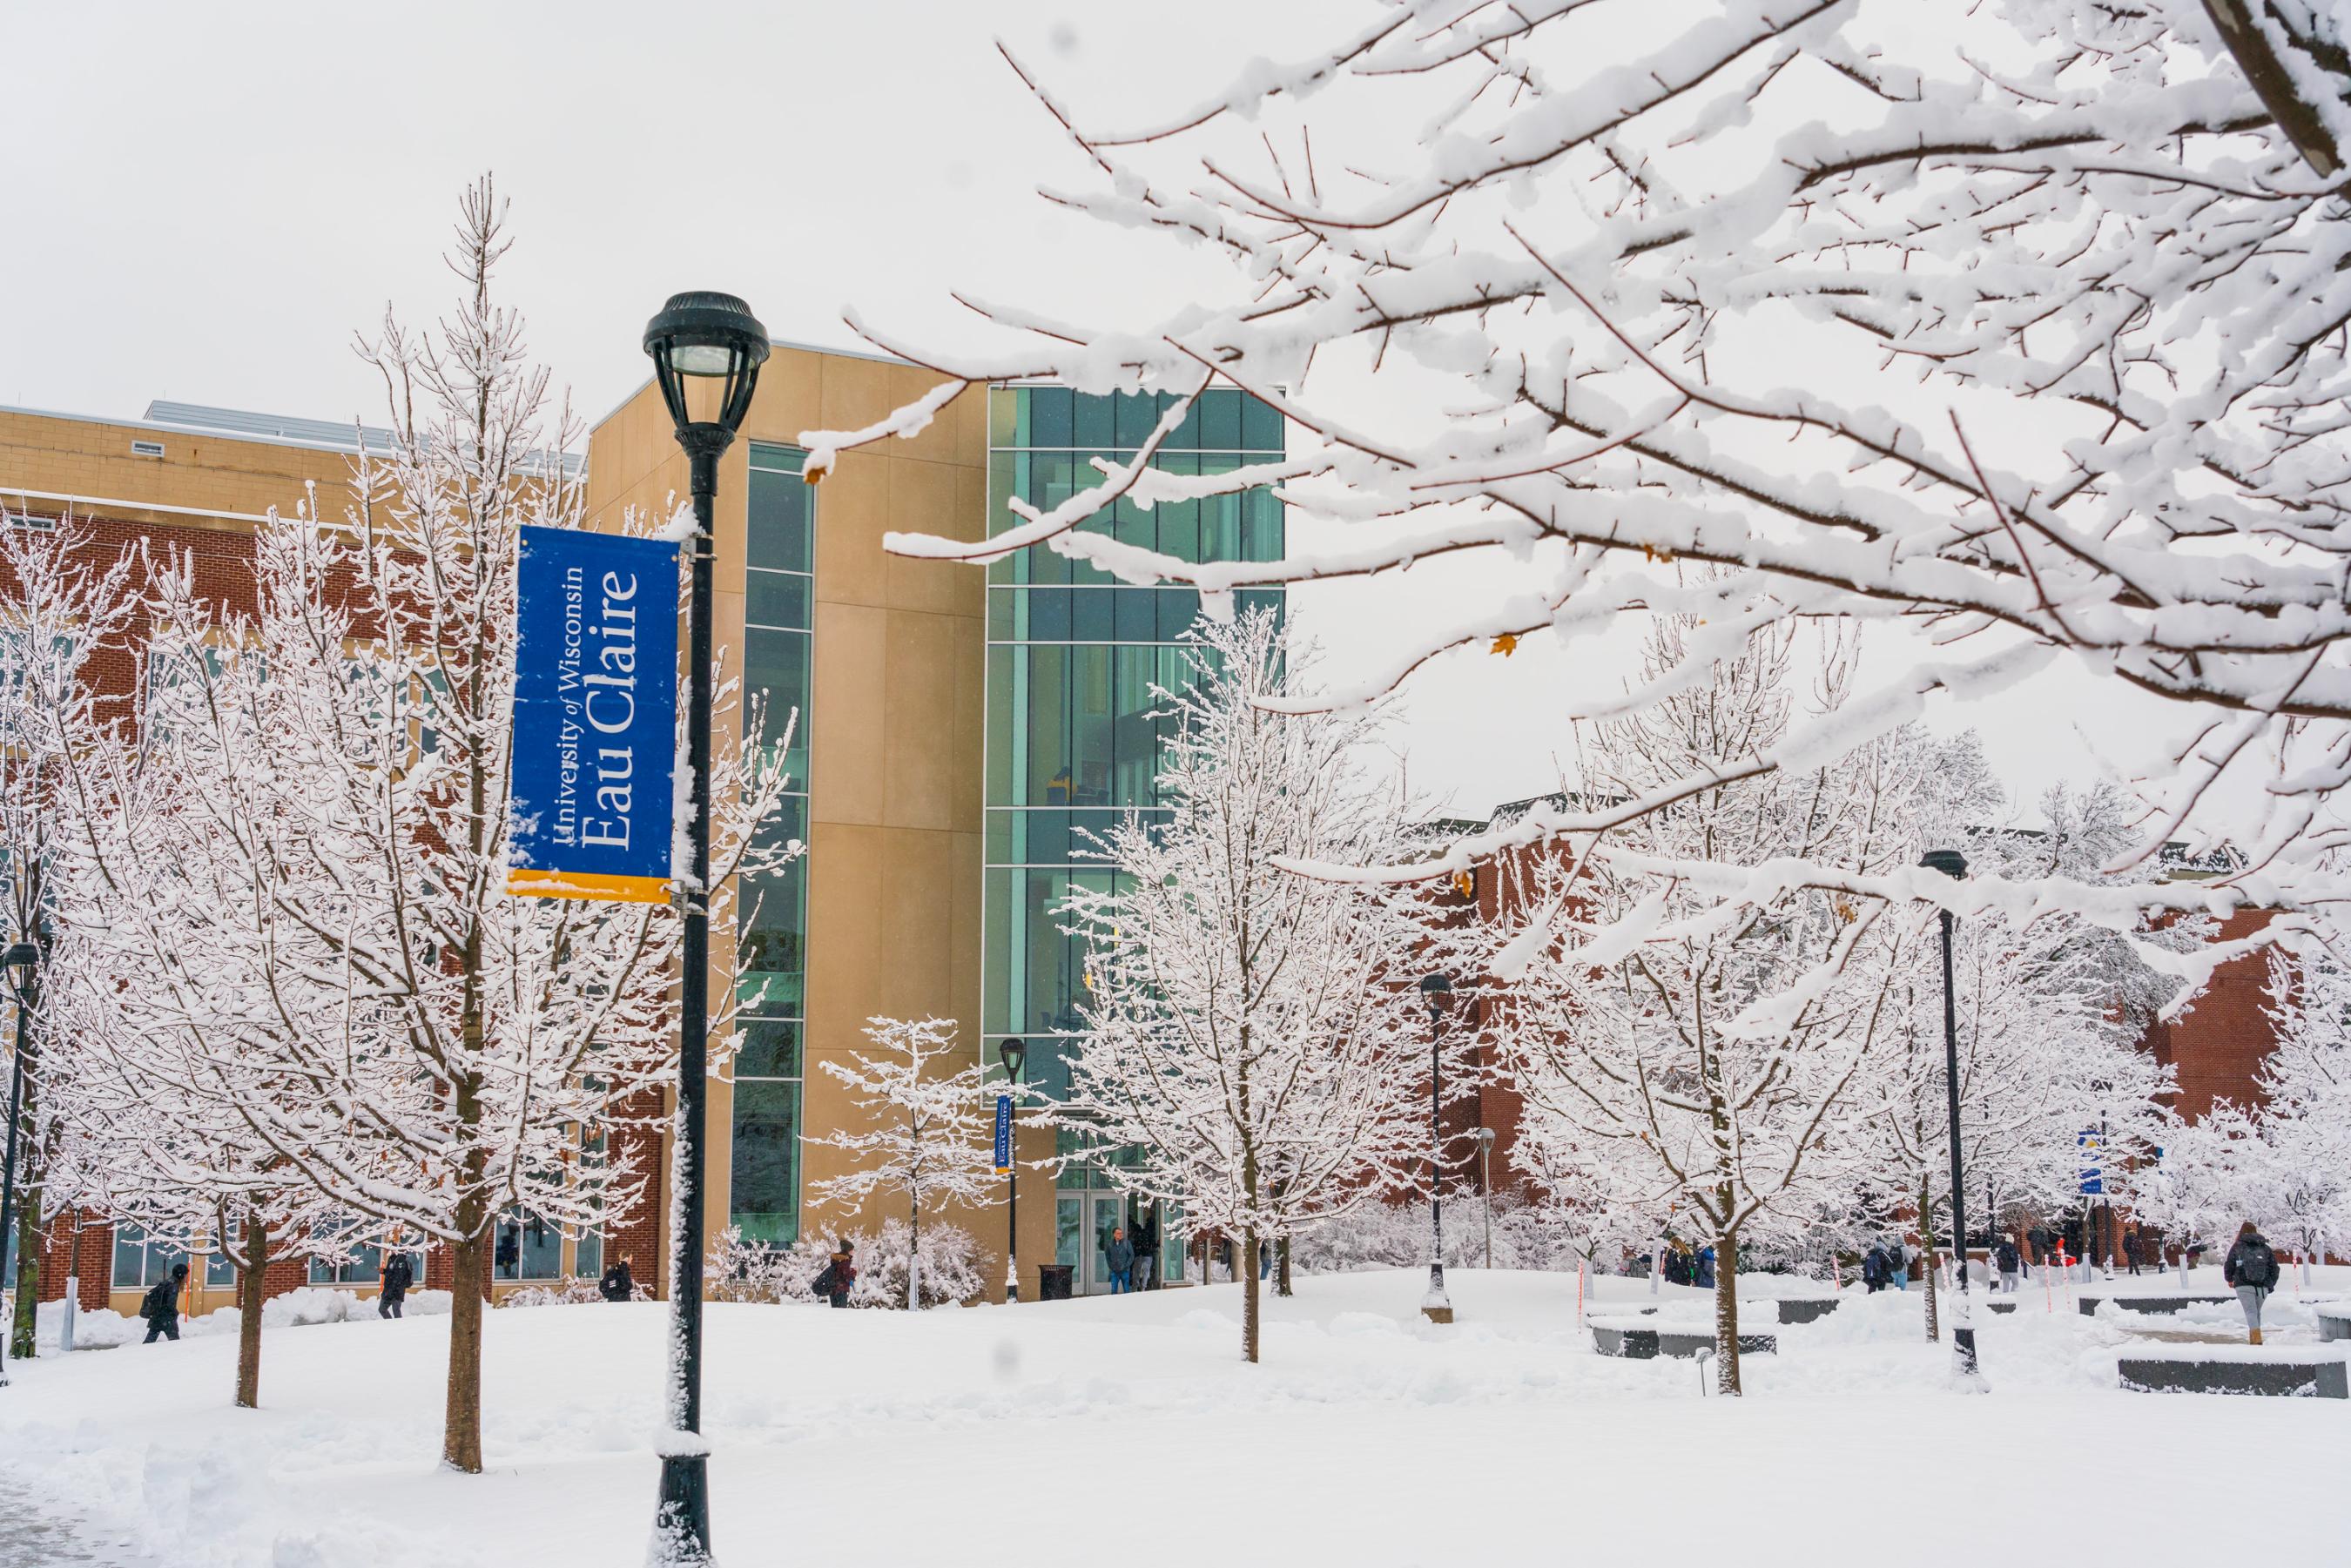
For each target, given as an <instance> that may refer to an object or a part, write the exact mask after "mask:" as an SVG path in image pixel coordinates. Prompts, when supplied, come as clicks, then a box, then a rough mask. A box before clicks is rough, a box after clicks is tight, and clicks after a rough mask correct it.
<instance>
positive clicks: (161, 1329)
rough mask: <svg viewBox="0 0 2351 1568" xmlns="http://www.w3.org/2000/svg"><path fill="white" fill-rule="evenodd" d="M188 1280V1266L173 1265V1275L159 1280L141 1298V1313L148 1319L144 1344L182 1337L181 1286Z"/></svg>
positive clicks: (181, 1264)
mask: <svg viewBox="0 0 2351 1568" xmlns="http://www.w3.org/2000/svg"><path fill="white" fill-rule="evenodd" d="M187 1282H188V1266H187V1265H186V1264H185V1263H174V1264H172V1277H171V1278H170V1279H168V1280H159V1281H156V1282H155V1283H154V1284H153V1285H152V1286H151V1287H150V1288H149V1289H148V1291H147V1293H146V1294H145V1295H144V1296H142V1297H141V1298H140V1300H139V1315H140V1316H141V1317H142V1318H145V1319H146V1320H147V1337H146V1339H145V1340H143V1341H141V1343H144V1344H153V1343H155V1342H156V1340H157V1339H159V1338H160V1339H172V1340H175V1339H178V1338H179V1337H180V1287H181V1286H182V1285H184V1284H186V1283H187Z"/></svg>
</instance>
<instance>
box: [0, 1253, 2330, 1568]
mask: <svg viewBox="0 0 2351 1568" xmlns="http://www.w3.org/2000/svg"><path fill="white" fill-rule="evenodd" d="M2203 1272H2205V1273H2209V1272H2210V1270H2205V1271H2203ZM1448 1281H1449V1283H1450V1285H1451V1290H1452V1295H1453V1300H1454V1303H1455V1306H1456V1308H1457V1310H1458V1312H1459V1315H1460V1322H1458V1323H1457V1324H1456V1325H1455V1326H1454V1327H1453V1328H1451V1329H1449V1330H1440V1329H1433V1328H1429V1327H1426V1326H1424V1325H1422V1324H1420V1323H1419V1322H1417V1320H1416V1314H1415V1312H1414V1308H1415V1305H1416V1302H1417V1301H1418V1299H1419V1295H1420V1290H1421V1279H1420V1276H1419V1275H1418V1274H1417V1273H1416V1272H1414V1271H1404V1272H1373V1273H1364V1274H1351V1275H1343V1276H1325V1277H1317V1278H1310V1279H1306V1280H1303V1281H1301V1282H1300V1294H1299V1295H1298V1297H1297V1298H1296V1299H1295V1300H1293V1301H1274V1302H1272V1303H1271V1305H1270V1314H1269V1317H1270V1322H1269V1326H1268V1329H1267V1332H1266V1336H1265V1360H1264V1363H1263V1364H1262V1365H1259V1366H1257V1367H1254V1368H1252V1367H1249V1366H1245V1365H1243V1364H1240V1363H1239V1362H1238V1359H1237V1355H1236V1352H1237V1349H1238V1339H1239V1334H1238V1308H1239V1301H1238V1294H1237V1292H1236V1291H1234V1289H1233V1288H1232V1287H1230V1286H1219V1287H1215V1288H1212V1289H1209V1290H1205V1291H1203V1290H1192V1291H1162V1292H1157V1293H1155V1294H1150V1295H1144V1296H1130V1297H1124V1298H1120V1299H1115V1300H1093V1301H1072V1302H1066V1303H1061V1302H1056V1303H1050V1304H1045V1303H1040V1304H1031V1305H1028V1306H1023V1307H1019V1308H1016V1309H1010V1310H1007V1309H1002V1308H977V1309H969V1310H944V1311H937V1312H928V1313H925V1314H923V1315H921V1316H919V1317H910V1316H908V1315H906V1314H904V1313H898V1312H828V1311H825V1310H823V1309H820V1308H811V1307H757V1306H726V1305H714V1306H713V1307H711V1308H710V1309H709V1322H708V1359H707V1367H708V1394H707V1410H708V1420H707V1423H706V1425H707V1427H708V1429H709V1431H710V1434H711V1437H712V1439H713V1443H714V1458H713V1459H712V1477H711V1486H712V1494H713V1504H712V1508H713V1519H714V1529H715V1532H716V1542H717V1546H718V1550H719V1556H720V1560H721V1562H722V1563H729V1564H734V1565H736V1568H747V1565H750V1564H758V1563H770V1562H778V1561H792V1562H803V1561H806V1562H824V1563H896V1564H906V1563H916V1564H922V1563H963V1562H991V1563H992V1562H1003V1563H1031V1562H1034V1563H1090V1562H1103V1563H1146V1564H1148V1563H1170V1564H1173V1563H1184V1564H1195V1563H1201V1562H1204V1561H1207V1562H1217V1563H1286V1564H1319V1563H1350V1564H1358V1563H1362V1564H1382V1563H1395V1564H1404V1563H1464V1562H1484V1563H1553V1562H1567V1561H1571V1560H1573V1561H1582V1560H1585V1559H1587V1558H1592V1557H1600V1558H1602V1559H1605V1558H1606V1557H1607V1556H1608V1555H1609V1554H1616V1553H1622V1554H1625V1560H1629V1561H1641V1560H1645V1559H1647V1558H1651V1557H1656V1558H1677V1557H1680V1556H1682V1555H1685V1554H1687V1553H1688V1552H1692V1551H1696V1550H1700V1549H1705V1548H1707V1546H1708V1543H1709V1542H1712V1543H1716V1544H1718V1545H1720V1544H1726V1543H1727V1544H1730V1545H1731V1546H1732V1547H1733V1550H1734V1551H1735V1560H1736V1561H1737V1562H1738V1563H1740V1568H1766V1565H1776V1564H1782V1563H1787V1564H1802V1565H1804V1568H1823V1564H1839V1563H1860V1562H1864V1561H1869V1560H1875V1559H1879V1558H1884V1557H1887V1556H1889V1555H1890V1556H1892V1557H1896V1558H1898V1559H1899V1560H1900V1561H1901V1562H1902V1563H1905V1564H1906V1568H1918V1565H1924V1564H1945V1563H1949V1564H1959V1563H1968V1564H1976V1563H1983V1562H1986V1561H1993V1560H2003V1559H2007V1558H2011V1557H2013V1556H2015V1555H2016V1554H2017V1552H2018V1551H2019V1550H2020V1548H2019V1546H2018V1543H2019V1542H2022V1541H2029V1540H2032V1539H2035V1538H2037V1532H2038V1530H2039V1527H2038V1526H2036V1525H2035V1524H2034V1522H2033V1521H2034V1519H2035V1517H2036V1515H2035V1512H2034V1511H2035V1509H2036V1508H2037V1507H2039V1506H2040V1505H2043V1504H2045V1505H2046V1507H2047V1509H2048V1510H2050V1511H2051V1512H2050V1513H2048V1514H2046V1515H2045V1516H2040V1517H2043V1518H2044V1520H2045V1518H2052V1517H2062V1518H2065V1519H2069V1520H2072V1521H2075V1522H2074V1525H2072V1526H2069V1527H2068V1529H2069V1532H2070V1533H2069V1535H2068V1537H2067V1544H2066V1545H2065V1547H2064V1551H2063V1552H2062V1553H2061V1555H2062V1556H2063V1558H2064V1560H2065V1561H2067V1562H2070V1563H2108V1562H2113V1563H2122V1562H2127V1563H2131V1564H2132V1565H2133V1568H2160V1565H2165V1564H2172V1563H2179V1564H2187V1563H2196V1564H2199V1568H2200V1565H2204V1564H2209V1563H2213V1562H2217V1561H2231V1560H2234V1559H2236V1558H2239V1557H2241V1556H2242V1555H2243V1553H2244V1551H2245V1545H2244V1530H2245V1522H2244V1521H2245V1518H2246V1511H2247V1509H2248V1508H2253V1509H2257V1510H2258V1511H2259V1514H2260V1520H2261V1523H2260V1528H2261V1531H2262V1552H2261V1555H2262V1557H2263V1558H2264V1559H2265V1560H2268V1561H2275V1562H2279V1563H2313V1564H2315V1563H2336V1562H2343V1561H2345V1560H2346V1552H2351V1548H2346V1542H2351V1487H2346V1485H2345V1479H2344V1478H2345V1476H2346V1472H2351V1405H2346V1404H2344V1403H2341V1402H2337V1401H2333V1400H2266V1399H2228V1398H2209V1397H2206V1398H2199V1397H2192V1396H2149V1395H2127V1394H2123V1393H2120V1392H2118V1391H2117V1390H2116V1388H2115V1386H2114V1374H2113V1366H2112V1361H2113V1354H2112V1350H2111V1348H2110V1347H2112V1346H2114V1345H2116V1344H2117V1343H2122V1339H2123V1334H2124V1332H2125V1329H2124V1328H2122V1327H2117V1326H2116V1325H2115V1324H2114V1323H2113V1322H2110V1321H2108V1320H2106V1319H2105V1318H2098V1319H2093V1318H2085V1317H2084V1316H2082V1315H2081V1314H2080V1313H2078V1312H2075V1311H2074V1306H2073V1303H2072V1302H2071V1301H2068V1300H2066V1299H2064V1296H2063V1294H2062V1293H2060V1294H2059V1296H2058V1297H2057V1299H2056V1300H2055V1301H2053V1303H2051V1302H2045V1301H2044V1300H2043V1296H2042V1295H2041V1294H2040V1293H2039V1291H2038V1290H2037V1288H2036V1290H2035V1291H2032V1292H2031V1293H2028V1294H2027V1295H2026V1296H2024V1297H2023V1298H2022V1304H2023V1308H2024V1310H2023V1311H2022V1312H2019V1313H2017V1314H2016V1315H2014V1316H2013V1317H2001V1318H1993V1319H1991V1320H1989V1321H1986V1322H1982V1324H1981V1328H1980V1341H1981V1344H1982V1351H1983V1357H1984V1364H1985V1368H1986V1371H1987V1374H1988V1375H1989V1378H1990V1381H1991V1385H1992V1394H1991V1396H1990V1397H1986V1398H1971V1397H1966V1396H1959V1395H1955V1394H1953V1393H1952V1392H1951V1391H1950V1389H1949V1383H1948V1378H1947V1376H1946V1368H1947V1366H1948V1354H1947V1353H1946V1352H1945V1351H1944V1350H1943V1349H1942V1348H1940V1347H1937V1346H1931V1345H1928V1344H1926V1343H1923V1342H1921V1341H1920V1339H1919V1337H1918V1335H1919V1313H1920V1311H1921V1307H1922V1303H1923V1301H1924V1297H1923V1295H1922V1293H1921V1292H1920V1291H1917V1290H1916V1289H1913V1290H1912V1291H1909V1292H1908V1293H1907V1294H1894V1293H1887V1294H1884V1295H1879V1296H1876V1297H1868V1296H1862V1295H1860V1294H1858V1293H1855V1294H1854V1295H1853V1296H1852V1297H1851V1298H1850V1299H1849V1300H1847V1301H1845V1303H1844V1306H1843V1307H1842V1308H1841V1309H1840V1310H1839V1311H1838V1312H1836V1313H1834V1315H1832V1316H1831V1317H1829V1318H1828V1319H1826V1320H1823V1322H1820V1323H1817V1324H1808V1325H1802V1326H1799V1327H1794V1328H1784V1329H1778V1330H1776V1332H1777V1333H1780V1334H1781V1336H1782V1340H1781V1343H1782V1354H1780V1355H1778V1356H1776V1357H1770V1356H1755V1357H1750V1359H1749V1360H1748V1361H1747V1363H1746V1366H1747V1376H1748V1387H1749V1391H1750V1393H1749V1397H1748V1398H1746V1399H1745V1400H1742V1401H1729V1400H1721V1399H1701V1398H1700V1396H1699V1383H1700V1377H1699V1374H1698V1369H1697V1368H1695V1367H1694V1366H1693V1365H1692V1364H1690V1363H1687V1362H1678V1361H1656V1362H1623V1361H1613V1360H1608V1359H1604V1358H1602V1357H1599V1356H1596V1355H1594V1354H1592V1351H1591V1344H1590V1336H1589V1335H1588V1334H1587V1333H1583V1332H1581V1331H1580V1330H1579V1329H1578V1328H1577V1326H1576V1322H1575V1281H1574V1278H1573V1276H1572V1275H1559V1274H1513V1273H1491V1274H1489V1273H1484V1272H1480V1271H1477V1270H1451V1271H1449V1272H1448ZM2215 1283H2216V1281H2207V1280H2205V1279H2204V1278H2202V1277H2201V1275H2199V1278H2198V1280H2197V1281H2196V1284H2197V1285H2198V1286H2199V1288H2212V1286H2213V1285H2214V1284H2215ZM1761 1284H1762V1282H1761V1281H1759V1285H1761ZM2330 1291H2334V1292H2343V1293H2351V1270H2328V1271H2326V1273H2325V1277H2324V1278H2323V1279H2322V1281H2321V1284H2320V1287H2319V1292H2318V1293H2326V1292H2330ZM1761 1293H1762V1291H1761V1290H1759V1291H1758V1294H1759V1295H1760V1294H1761ZM1595 1294H1596V1296H1597V1298H1598V1299H1597V1301H1595V1302H1594V1303H1593V1306H1594V1307H1595V1309H1596V1310H1598V1309H1614V1310H1618V1311H1622V1310H1624V1309H1625V1308H1626V1307H1628V1306H1635V1305H1646V1304H1649V1301H1650V1297H1649V1294H1648V1291H1647V1287H1646V1282H1645V1281H1633V1280H1616V1279H1610V1280H1604V1281H1599V1284H1598V1288H1597V1291H1596V1292H1595ZM2288 1294H2289V1292H2281V1297H2280V1299H2279V1300H2278V1301H2276V1302H2274V1303H2273V1322H2276V1324H2277V1326H2278V1333H2277V1334H2276V1335H2274V1336H2273V1338H2275V1339H2278V1340H2282V1341H2284V1342H2287V1343H2295V1342H2305V1341H2307V1340H2309V1339H2312V1338H2314V1330H2313V1329H2312V1327H2311V1320H2310V1314H2309V1312H2308V1311H2307V1309H2306V1308H2304V1307H2301V1306H2299V1305H2296V1304H2294V1303H2292V1302H2291V1301H2288V1300H2287V1299H2286V1297H2287V1295H2288ZM1666 1295H1667V1297H1668V1298H1678V1300H1669V1301H1668V1303H1667V1310H1668V1311H1669V1312H1673V1313H1674V1314H1675V1315H1677V1316H1679V1315H1681V1314H1682V1313H1683V1312H1690V1313H1693V1314H1697V1313H1698V1312H1699V1310H1700V1305H1701V1303H1700V1301H1698V1292H1695V1291H1682V1290H1678V1289H1676V1288H1672V1287H1668V1288H1667V1291H1666ZM2052 1304H2053V1306H2054V1308H2055V1310H2054V1311H2050V1310H2048V1307H2049V1306H2050V1305H2052ZM1758 1316H1759V1319H1760V1318H1761V1314H1760V1313H1759V1314H1758ZM2214 1322H2215V1323H2216V1324H2218V1323H2219V1322H2220V1320H2219V1319H2218V1318H2216V1319H2215V1320H2214ZM663 1326H664V1309H663V1308H661V1307H660V1306H658V1305H653V1304H645V1305H631V1306H622V1307H611V1306H605V1305H601V1304H597V1305H588V1306H576V1307H546V1308H539V1309H535V1310H530V1311H522V1312H496V1313H494V1314H492V1315H491V1317H490V1319H489V1333H488V1364H487V1372H486V1386H487V1397H486V1442H485V1447H486V1453H487V1456H488V1470H489V1473H487V1474H486V1475H484V1476H480V1477H465V1476H456V1475H451V1474H445V1473H443V1472H441V1471H439V1470H438V1469H436V1468H435V1464H434V1461H435V1458H436V1456H437V1454H438V1451H439V1427H440V1416H441V1393H442V1385H441V1372H442V1358H443V1352H444V1344H445V1342H446V1335H447V1332H448V1320H447V1319H446V1318H440V1317H429V1318H418V1319H412V1320H409V1321H406V1322H374V1321H372V1320H366V1319H362V1320H359V1321H354V1322H340V1323H327V1324H323V1325H319V1326H315V1327H304V1328H299V1329H296V1330H292V1331H290V1332H282V1333H281V1332H273V1333H270V1334H269V1335H268V1336H267V1340H266V1351H265V1363H264V1368H263V1375H262V1403H263V1405H264V1406H265V1407H264V1408H263V1409H262V1410H260V1411H258V1412H250V1411H248V1412H239V1411H236V1410H234V1409H232V1408H230V1406H229V1404H228V1399H229V1393H230V1385H231V1373H232V1370H233V1367H234V1364H235V1340H234V1337H233V1336H221V1335H211V1336H197V1337H192V1338H190V1339H188V1340H185V1341H183V1342H182V1343H178V1344H170V1343H165V1344H158V1345H154V1346H140V1345H135V1344H134V1345H128V1346H124V1347H122V1348H120V1349H117V1350H110V1351H106V1352H103V1353H96V1354H81V1355H75V1356H72V1357H59V1356H55V1355H52V1356H49V1357H47V1359H44V1360H42V1361H39V1362H37V1363H34V1364H29V1365H21V1366H17V1367H14V1368H12V1369H11V1370H12V1371H13V1372H14V1373H15V1374H16V1378H17V1382H16V1385H15V1386H13V1387H11V1388H9V1389H7V1390H6V1391H5V1393H0V1474H5V1475H6V1476H7V1477H9V1478H10V1481H11V1487H12V1492H11V1495H10V1496H9V1497H8V1499H7V1500H6V1501H7V1502H8V1504H9V1508H10V1509H11V1510H15V1509H25V1510H30V1511H36V1512H38V1513H44V1514H47V1515H50V1516H53V1517H55V1518H57V1519H58V1520H59V1521H60V1522H62V1523H63V1524H64V1525H66V1527H67V1528H68V1529H69V1530H70V1531H73V1532H74V1534H75V1535H76V1537H77V1538H78V1539H79V1540H81V1541H84V1542H97V1543H109V1544H110V1543H117V1542H120V1543H122V1544H123V1545H124V1546H126V1547H127V1548H128V1549H129V1552H128V1553H127V1555H126V1560H127V1561H129V1562H131V1563H141V1564H147V1563H152V1564H170V1565H171V1568H222V1565H228V1564H235V1565H237V1568H389V1565H391V1564H393V1563H434V1564H436V1568H442V1565H446V1568H457V1565H461V1564H462V1565H471V1564H485V1565H486V1564H499V1565H502V1568H510V1565H512V1564H515V1563H558V1564H562V1565H564V1568H601V1565H604V1564H612V1565H616V1568H617V1565H621V1564H634V1563H638V1562H640V1561H642V1558H643V1544H644V1537H645V1526H646V1524H647V1521H649V1519H650V1518H651V1514H652V1508H653V1489H654V1482H655V1478H656V1472H657V1461H656V1460H655V1459H654V1458H653V1449H652V1436H653V1427H654V1410H655V1405H656V1400H655V1391H656V1388H657V1385H658V1381H659V1376H660V1358H661V1346H662V1340H663V1333H662V1331H663ZM1751 1326H1752V1327H1755V1328H1757V1329H1761V1328H1764V1327H1766V1326H1768V1325H1766V1324H1765V1323H1763V1322H1761V1321H1759V1322H1756V1323H1754V1324H1753V1325H1751ZM2216 1337H2218V1334H2217V1333H2216ZM2328 1348H2329V1349H2330V1350H2334V1349H2336V1348H2343V1349H2346V1350H2351V1346H2345V1347H2336V1346H2329V1347H2328ZM2085 1497H2095V1498H2104V1499H2107V1500H2112V1501H2114V1502H2115V1503H2116V1506H2115V1507H2114V1508H2112V1509H2110V1510H2107V1511H2105V1512H2104V1513H2102V1514H2101V1515H2100V1516H2099V1517H2100V1519H2101V1521H2102V1522H2100V1523H2098V1524H2097V1525H2095V1527H2083V1526H2081V1525H2080V1522H2079V1521H2081V1520H2082V1519H2083V1518H2084V1516H2083V1515H2082V1514H2081V1512H2080V1511H2079V1509H2078V1508H2077V1507H2076V1506H2075V1503H2076V1502H2077V1501H2078V1500H2080V1499H2082V1498H2085ZM0 1514H5V1511H0ZM1889 1521H1892V1527H1893V1528H1896V1529H1898V1531H1899V1542H1900V1544H1899V1546H1898V1547H1889V1546H1888V1545H1887V1544H1886V1542H1887V1541H1888V1539H1889V1538H1888V1530H1889ZM0 1526H5V1517H0ZM6 1539H7V1537H6V1535H5V1532H0V1542H5V1540H6ZM2036 1550H2037V1549H2036ZM5 1555H6V1554H5V1552H0V1558H5ZM101 1560H102V1559H101ZM10 1568H16V1565H15V1563H13V1561H12V1562H11V1563H10ZM27 1568H29V1565H27Z"/></svg>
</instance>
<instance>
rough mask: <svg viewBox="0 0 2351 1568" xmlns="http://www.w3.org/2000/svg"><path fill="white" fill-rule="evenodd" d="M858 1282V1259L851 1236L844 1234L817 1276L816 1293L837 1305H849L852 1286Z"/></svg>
mask: <svg viewBox="0 0 2351 1568" xmlns="http://www.w3.org/2000/svg"><path fill="white" fill-rule="evenodd" d="M856 1283H857V1261H856V1259H855V1257H854V1256H853V1255H852V1251H851V1249H850V1245H849V1238H848V1237H846V1236H844V1237H842V1238H841V1240H840V1241H839V1243H837V1244H836V1245H835V1246H834V1248H833V1249H832V1257H831V1260H828V1261H827V1262H826V1264H825V1266H824V1272H822V1273H821V1274H819V1275H818V1276H817V1277H816V1284H815V1286H814V1287H813V1288H814V1290H815V1291H816V1293H817V1294H818V1295H820V1296H822V1297H824V1298H825V1299H826V1300H827V1301H831V1303H832V1304H833V1305H834V1306H836V1307H846V1306H848V1305H849V1291H850V1287H851V1286H852V1285H854V1284H856Z"/></svg>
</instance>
